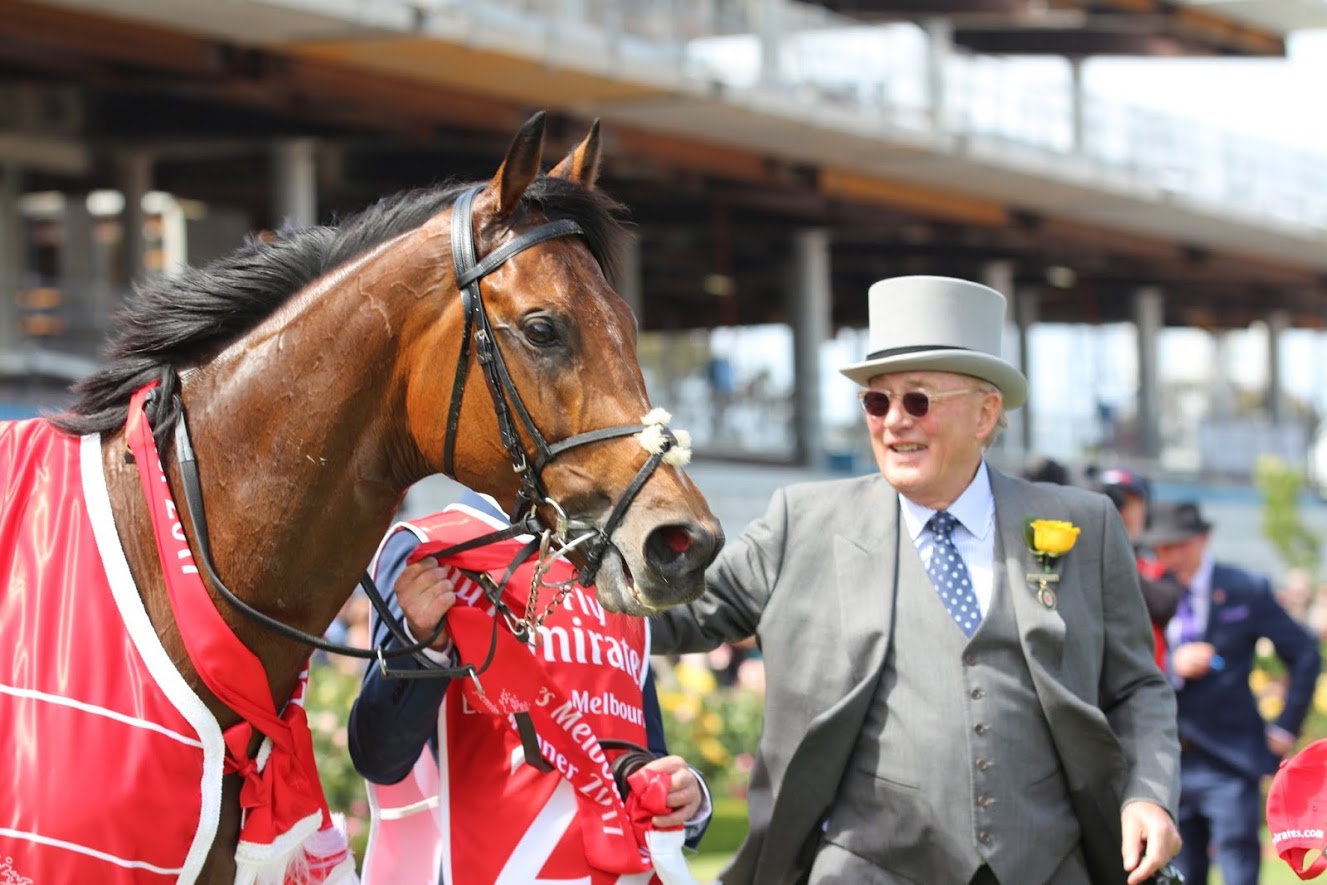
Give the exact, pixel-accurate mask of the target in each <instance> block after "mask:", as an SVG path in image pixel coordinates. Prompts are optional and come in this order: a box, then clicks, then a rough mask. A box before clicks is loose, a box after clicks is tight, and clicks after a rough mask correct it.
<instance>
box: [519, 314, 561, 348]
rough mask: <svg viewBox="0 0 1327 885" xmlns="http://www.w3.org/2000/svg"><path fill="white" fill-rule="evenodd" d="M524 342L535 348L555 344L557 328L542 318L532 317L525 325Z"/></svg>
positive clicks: (556, 341)
mask: <svg viewBox="0 0 1327 885" xmlns="http://www.w3.org/2000/svg"><path fill="white" fill-rule="evenodd" d="M525 340H527V341H529V342H530V343H531V344H533V345H536V346H537V347H548V346H549V345H551V344H557V343H558V330H557V327H556V326H554V325H553V323H552V322H550V321H549V320H548V319H546V318H544V317H533V318H532V319H530V320H528V321H526V323H525Z"/></svg>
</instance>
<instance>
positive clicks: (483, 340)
mask: <svg viewBox="0 0 1327 885" xmlns="http://www.w3.org/2000/svg"><path fill="white" fill-rule="evenodd" d="M480 190H482V186H477V187H475V188H473V189H471V190H469V191H466V192H465V193H463V194H462V195H461V196H460V197H459V198H458V199H457V200H456V203H455V205H454V206H453V207H452V263H453V265H454V269H455V274H456V286H457V288H458V289H459V290H460V293H461V304H462V307H463V309H464V315H465V325H464V332H463V338H462V343H461V350H460V357H459V360H458V365H457V370H456V377H455V381H454V383H453V385H452V398H451V404H450V407H449V408H448V412H447V436H446V441H445V443H444V451H443V470H444V472H445V473H446V474H448V475H452V474H453V473H454V470H453V467H454V454H455V443H456V434H457V431H458V429H459V421H460V410H461V398H462V395H463V394H464V392H465V382H466V376H467V374H468V370H469V363H470V348H471V346H472V342H473V347H474V352H475V358H476V361H477V362H478V363H479V366H480V368H481V369H483V372H484V380H485V382H486V384H487V387H488V391H489V395H490V396H491V398H492V400H493V410H494V413H495V415H496V417H497V421H498V432H499V435H500V438H501V440H502V444H503V447H504V448H505V449H506V451H507V456H508V458H509V459H510V460H511V465H512V469H513V470H514V471H515V472H516V473H517V474H518V475H519V476H520V478H521V488H520V491H519V492H518V493H517V497H516V503H515V506H514V507H513V509H512V514H513V518H512V525H511V526H509V527H508V528H505V529H501V530H499V531H495V532H492V533H491V534H487V535H483V536H481V537H478V538H474V539H471V540H469V541H466V542H464V543H461V544H456V545H454V546H452V547H448V548H446V549H444V550H441V551H439V552H438V553H436V554H435V556H437V558H438V559H439V560H443V559H446V558H447V557H449V556H454V555H456V554H458V553H461V552H464V551H466V550H471V549H474V548H476V547H481V546H484V545H487V544H492V543H497V542H500V541H505V540H509V539H511V538H515V537H517V536H520V535H532V536H534V537H533V539H532V540H531V541H530V542H529V543H527V544H526V545H525V546H524V547H522V548H521V550H520V551H518V552H517V554H516V557H515V558H514V559H513V560H512V562H511V564H510V565H509V566H508V567H507V571H506V574H505V575H504V576H503V578H502V580H501V581H494V580H493V579H492V578H491V577H490V576H489V575H488V574H485V573H482V572H481V573H473V572H466V575H467V576H468V577H470V578H471V579H472V580H474V581H475V582H476V583H477V584H479V586H480V587H482V588H483V590H484V593H485V596H486V597H487V598H488V601H489V602H490V604H492V605H493V606H494V608H495V610H496V611H497V613H498V615H497V616H495V617H494V619H493V638H492V641H491V642H490V645H489V651H488V655H487V657H486V658H485V660H484V661H483V662H482V663H480V664H479V665H476V664H474V663H466V664H463V665H461V666H459V667H443V666H441V665H440V664H437V663H435V662H434V661H432V660H430V659H429V658H428V657H427V656H426V655H424V654H423V651H424V649H426V648H428V647H429V646H430V645H432V644H433V642H435V641H436V640H437V637H438V636H440V635H441V633H442V630H443V626H444V624H443V623H439V624H438V626H437V628H436V629H435V630H434V631H433V633H432V635H430V636H428V637H425V638H424V639H422V640H419V641H417V642H415V641H412V640H411V638H410V637H409V635H408V634H407V633H406V632H405V630H404V628H403V627H402V625H401V624H400V623H399V622H398V621H397V619H396V617H395V616H394V615H393V614H392V612H391V609H390V608H388V606H387V603H386V601H385V600H384V599H383V598H382V594H381V592H379V590H378V588H377V585H376V584H374V582H373V579H372V578H371V577H370V576H369V575H368V574H367V573H365V574H364V575H363V576H362V577H361V578H360V581H359V583H360V586H362V587H363V588H364V592H365V594H366V595H367V596H368V598H369V602H370V603H371V604H372V605H373V607H374V609H375V610H376V611H377V613H378V617H379V618H380V619H381V620H382V622H383V623H384V624H385V625H386V626H387V628H388V631H389V632H390V633H391V635H392V636H393V637H394V638H395V639H396V641H397V642H398V643H400V647H398V648H395V649H389V648H387V647H386V645H385V644H384V645H380V646H378V647H377V648H371V649H364V648H356V647H355V646H349V645H341V644H339V643H335V642H330V641H328V640H326V639H324V638H322V637H320V636H315V635H313V634H311V633H306V632H304V631H302V630H299V629H297V628H295V627H292V626H290V625H289V624H286V623H283V622H282V621H279V620H277V619H276V618H273V617H272V616H271V615H268V614H266V613H264V612H262V611H259V610H258V609H256V608H254V607H253V606H252V605H250V604H249V603H247V602H245V601H244V600H243V599H240V598H239V597H238V596H236V595H235V593H234V592H233V591H231V590H230V588H228V587H227V586H226V585H225V583H224V582H223V581H222V580H221V578H220V576H219V575H218V574H217V571H216V567H215V565H214V563H213V559H212V545H211V539H210V537H209V535H208V530H207V518H206V512H205V509H204V507H203V495H202V484H201V482H200V481H199V474H198V462H197V457H196V456H195V454H194V450H193V445H192V443H191V442H190V439H189V429H188V422H187V420H186V416H185V413H184V409H183V405H182V404H180V405H179V415H180V420H179V422H178V423H177V425H176V428H175V445H176V456H177V461H178V463H179V466H180V475H181V478H182V480H183V483H184V498H185V505H186V507H187V508H188V510H189V516H190V519H191V520H192V522H193V525H194V532H195V536H196V540H197V543H198V552H199V559H200V561H201V563H202V565H203V568H204V569H205V570H206V572H207V576H208V578H209V579H210V580H211V582H212V585H213V586H214V587H215V588H216V590H217V592H218V593H219V594H220V595H221V597H222V598H223V599H225V600H226V602H227V603H229V604H230V605H231V606H233V607H234V608H235V609H237V610H238V611H240V612H241V613H242V614H244V615H245V616H247V617H248V618H250V619H251V620H253V621H255V622H256V623H258V624H259V625H260V626H262V627H265V628H267V629H268V630H271V631H272V632H274V633H277V634H279V635H281V636H283V637H285V638H287V639H291V640H294V641H296V642H300V643H303V644H305V645H308V646H312V647H313V648H316V649H320V650H322V651H326V652H329V653H332V654H339V655H345V656H348V657H354V658H365V659H376V660H377V661H378V664H379V666H380V667H381V669H382V672H383V674H384V675H385V676H389V677H396V678H403V679H418V678H456V677H461V676H468V677H470V678H472V679H477V676H478V674H480V673H482V672H484V670H485V669H487V667H488V665H489V664H490V663H491V662H492V660H493V655H494V652H495V649H496V643H497V631H498V624H499V621H500V620H501V621H504V622H505V623H506V625H507V626H508V628H509V629H511V630H512V632H513V633H515V634H517V636H518V637H519V638H522V639H523V640H524V639H528V636H529V633H530V631H531V630H532V629H533V628H534V626H536V625H535V624H534V623H533V621H532V620H531V619H532V618H533V613H532V612H530V611H529V610H528V609H527V612H526V614H525V616H524V617H519V616H517V615H516V614H515V613H514V612H513V611H512V610H511V609H510V608H509V607H508V606H507V604H506V603H505V602H504V601H503V600H502V588H503V587H505V586H506V584H507V582H508V581H509V580H510V579H511V576H512V575H513V574H514V573H515V571H516V568H517V567H518V566H519V565H520V564H521V563H523V562H526V561H527V560H529V559H530V558H531V557H533V556H539V557H540V560H541V562H542V561H547V559H549V558H550V557H554V558H555V557H557V556H559V555H561V554H562V553H563V552H565V551H567V550H570V549H572V548H574V547H580V546H582V545H584V546H585V548H586V553H585V566H584V567H582V568H581V569H580V572H579V574H578V576H577V578H576V580H577V581H578V582H579V583H580V584H581V585H582V586H590V585H592V584H593V583H594V579H595V576H596V575H597V574H598V571H599V567H600V565H602V563H603V557H604V555H605V554H606V553H607V551H608V549H609V548H610V547H611V546H612V540H611V539H612V535H613V532H614V531H616V529H617V527H618V525H619V524H620V523H621V521H622V519H623V517H624V516H625V515H626V511H627V508H628V507H629V506H630V505H631V502H632V501H633V500H634V499H635V497H636V495H637V493H638V492H639V491H640V489H641V487H642V486H644V484H645V482H646V480H648V479H649V478H650V475H651V474H653V473H654V470H655V468H657V467H658V466H659V464H660V462H661V461H662V460H663V457H664V455H665V454H667V452H668V451H669V450H670V449H671V448H673V447H674V446H676V445H677V439H676V437H675V436H674V435H673V433H672V431H670V430H669V429H668V428H667V427H663V426H660V430H661V431H662V445H661V446H660V447H659V450H658V451H654V452H652V453H651V454H650V456H649V458H648V459H647V460H646V462H645V463H644V464H643V465H642V466H641V468H640V470H639V471H638V472H637V474H636V477H635V478H634V479H633V480H632V482H631V484H630V485H629V486H628V487H627V488H626V490H625V491H623V493H622V496H621V497H620V498H619V499H618V501H617V504H616V505H615V506H614V508H613V510H612V512H611V513H610V514H609V517H608V519H607V521H606V522H605V524H604V526H603V527H602V528H599V527H597V526H594V525H589V524H577V525H574V526H573V525H571V524H570V523H569V521H568V520H567V518H566V516H565V511H564V510H563V509H562V507H561V506H560V505H559V504H558V503H557V502H556V501H554V500H553V499H551V498H549V497H548V494H547V492H546V491H545V489H544V484H543V481H542V479H541V475H542V472H543V470H544V468H545V467H547V466H548V464H549V463H550V462H551V461H552V460H553V459H554V458H556V457H557V456H558V455H560V454H562V453H563V452H565V451H567V450H569V449H572V448H575V447H576V446H582V445H588V444H590V443H597V442H601V441H603V440H609V439H617V438H619V437H623V436H630V435H633V434H636V433H640V432H641V431H643V430H645V429H646V427H647V425H645V424H631V425H623V426H618V427H605V428H601V429H599V430H591V431H588V432H586V433H580V434H576V435H575V436H571V437H568V438H566V439H564V440H562V441H560V442H557V443H554V444H552V445H550V444H549V443H548V442H547V441H546V440H545V439H544V437H543V434H541V433H540V432H539V429H538V428H537V427H536V426H535V423H534V421H533V419H532V418H531V417H530V413H529V411H528V410H527V409H526V408H525V404H524V403H523V402H522V401H521V396H520V393H519V391H517V390H516V386H515V384H513V382H512V380H511V375H510V374H509V373H508V372H507V367H506V365H505V363H504V362H503V359H502V351H500V350H499V349H498V348H497V346H496V344H495V342H494V340H493V333H492V329H491V328H490V326H489V322H488V315H487V313H486V312H485V310H484V301H483V297H482V294H481V291H480V287H479V283H480V281H481V280H482V279H483V278H484V277H486V276H487V275H489V274H490V273H492V272H493V271H495V270H496V269H498V268H499V267H501V266H502V265H503V263H505V262H506V261H507V260H508V259H510V258H511V257H512V256H514V255H517V254H519V253H520V252H523V251H525V250H526V249H529V248H530V247H531V246H535V245H537V244H539V243H542V242H545V241H547V240H551V239H554V238H557V237H564V236H572V235H577V234H583V233H584V231H582V229H581V227H580V225H578V224H577V223H576V222H575V221H572V220H570V219H559V220H557V221H551V222H548V223H546V224H542V225H540V226H539V227H537V228H534V229H533V230H529V231H526V232H525V233H523V234H521V235H519V236H517V237H514V238H512V239H511V240H509V241H508V242H507V243H504V244H503V245H502V246H500V247H499V248H497V249H495V250H493V251H492V252H491V253H489V254H488V255H487V256H486V257H485V258H484V260H483V261H478V260H477V259H476V255H475V242H474V230H473V226H472V220H471V206H472V203H473V201H474V197H475V194H476V193H478V192H479V191H480ZM155 393H156V391H155V390H154V391H153V394H154V395H155ZM513 411H515V413H516V415H517V417H519V418H520V421H521V423H522V424H523V425H524V428H525V432H526V435H527V436H528V437H529V438H530V440H531V441H532V443H533V445H534V449H535V451H534V462H533V465H531V461H530V458H528V457H527V455H526V451H525V447H524V445H523V443H522V442H521V438H520V436H519V435H518V433H517V431H516V425H515V423H514V422H513V420H512V412H513ZM148 413H149V414H151V413H152V412H151V411H150V410H148ZM544 506H547V507H548V508H549V509H551V510H553V511H554V512H555V513H556V514H557V518H556V519H555V520H554V522H555V524H554V525H552V526H549V525H546V524H545V522H544V520H543V519H542V518H541V517H540V516H539V512H538V511H539V509H540V508H541V507H544ZM572 531H575V532H576V534H575V536H574V537H570V538H569V535H568V533H569V532H572ZM535 571H536V574H537V575H538V574H540V573H541V570H540V569H539V568H536V570H535ZM531 602H533V600H531ZM407 655H409V656H412V657H414V658H415V660H416V661H417V662H418V663H419V665H420V667H421V668H422V669H419V670H398V669H390V668H389V667H388V666H387V660H388V659H389V658H399V657H404V656H407Z"/></svg>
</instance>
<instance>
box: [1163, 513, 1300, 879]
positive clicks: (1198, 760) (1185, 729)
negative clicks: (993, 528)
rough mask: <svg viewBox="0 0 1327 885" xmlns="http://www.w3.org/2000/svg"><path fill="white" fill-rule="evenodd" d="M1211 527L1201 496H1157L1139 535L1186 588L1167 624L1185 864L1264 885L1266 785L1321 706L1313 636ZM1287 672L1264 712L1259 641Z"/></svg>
mask: <svg viewBox="0 0 1327 885" xmlns="http://www.w3.org/2000/svg"><path fill="white" fill-rule="evenodd" d="M1212 527H1213V526H1212V523H1210V522H1209V521H1208V520H1206V519H1205V518H1203V514H1202V510H1201V509H1200V508H1199V506H1198V503H1197V502H1196V501H1167V502H1159V503H1157V504H1155V505H1154V506H1153V509H1152V525H1151V527H1150V528H1149V529H1148V530H1147V531H1146V532H1145V533H1144V534H1143V540H1144V541H1145V542H1146V543H1147V544H1148V545H1149V546H1151V548H1152V552H1153V555H1154V556H1155V557H1156V560H1157V562H1158V563H1160V564H1161V566H1162V567H1163V568H1165V569H1166V570H1167V571H1168V572H1170V573H1172V574H1173V575H1174V576H1175V577H1176V579H1177V580H1178V581H1179V582H1180V584H1181V585H1182V586H1183V588H1184V592H1183V595H1182V596H1181V599H1180V604H1179V607H1178V609H1177V611H1176V613H1175V615H1174V617H1172V618H1171V619H1170V622H1169V623H1168V624H1167V625H1166V629H1165V636H1166V643H1167V646H1168V647H1169V651H1170V654H1169V661H1168V670H1169V672H1170V673H1171V675H1172V677H1173V678H1174V680H1175V684H1176V685H1177V688H1176V692H1175V694H1176V701H1177V704H1178V716H1177V722H1178V725H1179V736H1180V745H1181V747H1182V748H1183V764H1182V766H1181V777H1180V816H1179V821H1180V835H1181V836H1182V837H1183V840H1184V847H1183V849H1182V850H1181V852H1180V856H1179V858H1178V862H1177V865H1178V867H1179V868H1180V871H1181V872H1182V873H1183V874H1184V876H1185V878H1186V879H1188V880H1189V881H1190V882H1206V881H1207V877H1208V871H1209V868H1210V867H1211V866H1212V861H1213V858H1215V861H1216V864H1217V865H1218V866H1219V867H1220V870H1221V878H1222V880H1223V881H1225V882H1232V883H1234V882H1256V881H1258V872H1259V869H1260V866H1261V859H1262V849H1261V846H1260V845H1259V833H1260V831H1261V818H1262V799H1261V795H1262V794H1261V786H1262V780H1263V778H1264V777H1266V776H1267V775H1269V774H1272V773H1273V772H1275V771H1276V770H1277V766H1278V764H1279V763H1280V761H1281V758H1282V757H1284V756H1285V755H1286V754H1287V753H1289V752H1291V751H1292V750H1293V749H1294V746H1295V743H1296V740H1297V737H1298V735H1299V732H1300V729H1301V727H1302V726H1303V724H1304V719H1305V717H1306V716H1307V714H1308V711H1309V708H1310V706H1311V705H1312V703H1313V697H1314V692H1315V690H1316V687H1317V682H1318V673H1319V670H1320V668H1321V665H1322V658H1321V655H1320V652H1319V650H1318V642H1317V639H1316V638H1315V637H1314V636H1313V635H1312V634H1311V633H1310V632H1309V631H1308V630H1307V629H1305V628H1304V626H1303V625H1302V624H1300V623H1298V622H1297V621H1296V620H1295V619H1294V618H1293V617H1291V615H1290V614H1289V613H1288V612H1287V611H1286V610H1285V609H1284V608H1282V607H1281V605H1280V603H1279V602H1277V599H1276V594H1275V593H1274V592H1273V589H1272V584H1271V581H1270V580H1269V579H1268V578H1267V576H1266V575H1261V574H1257V573H1255V572H1251V571H1248V570H1247V569H1243V568H1239V567H1237V566H1234V565H1229V564H1226V563H1222V562H1218V561H1217V560H1216V559H1215V557H1214V556H1213V554H1212V534H1211V532H1212ZM1264 638H1265V639H1269V640H1271V645H1272V648H1273V649H1274V650H1275V653H1276V656H1277V657H1278V658H1279V659H1280V660H1281V662H1282V664H1283V665H1284V667H1285V672H1286V675H1287V677H1288V678H1287V680H1286V685H1285V687H1284V690H1283V703H1282V704H1281V708H1280V710H1279V711H1278V712H1277V714H1276V716H1275V719H1274V720H1273V721H1271V722H1268V721H1265V720H1264V719H1263V716H1262V713H1261V711H1260V709H1259V700H1258V698H1257V697H1255V696H1254V694H1253V691H1252V690H1251V688H1250V685H1249V676H1250V675H1251V674H1252V672H1253V667H1254V661H1255V656H1256V654H1257V651H1256V649H1257V647H1258V644H1259V640H1260V639H1264Z"/></svg>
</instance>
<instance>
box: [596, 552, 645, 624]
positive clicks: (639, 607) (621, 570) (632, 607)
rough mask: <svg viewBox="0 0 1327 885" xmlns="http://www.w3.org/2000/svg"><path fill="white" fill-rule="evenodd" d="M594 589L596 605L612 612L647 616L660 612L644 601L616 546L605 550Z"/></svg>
mask: <svg viewBox="0 0 1327 885" xmlns="http://www.w3.org/2000/svg"><path fill="white" fill-rule="evenodd" d="M594 589H595V593H596V595H597V596H598V597H599V602H600V603H602V604H603V606H604V608H606V609H608V610H609V611H611V612H617V613H619V614H624V615H632V616H635V617H649V616H650V615H653V614H656V613H657V612H658V611H659V606H658V605H656V604H655V603H653V602H651V601H650V600H649V599H648V598H646V596H645V592H644V591H643V590H642V588H641V587H640V585H639V584H638V583H637V582H636V577H635V575H634V574H632V571H631V567H630V566H629V565H627V561H626V558H625V557H624V556H623V555H622V554H621V552H620V551H619V550H618V549H617V548H616V547H609V548H608V549H607V550H606V551H604V558H603V562H602V563H601V565H600V567H599V574H598V576H597V579H596V581H595V585H594Z"/></svg>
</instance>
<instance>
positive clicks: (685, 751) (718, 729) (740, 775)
mask: <svg viewBox="0 0 1327 885" xmlns="http://www.w3.org/2000/svg"><path fill="white" fill-rule="evenodd" d="M753 663H754V662H753ZM655 675H656V678H657V680H658V688H659V706H660V707H661V708H662V710H663V719H664V737H665V739H666V740H667V741H668V751H669V752H670V753H673V754H674V755H677V756H681V757H682V758H683V759H685V760H687V763H688V764H690V765H691V766H692V767H693V768H695V769H696V770H697V771H699V772H700V773H701V774H702V775H703V776H704V777H705V781H706V783H708V784H709V786H710V792H711V793H712V794H713V795H714V796H715V797H716V799H717V798H719V797H738V798H745V796H746V787H747V783H748V781H749V780H750V777H751V766H752V762H753V760H754V756H755V752H756V744H757V742H758V741H759V740H760V729H761V725H762V724H763V722H764V716H765V698H764V693H763V692H762V691H761V690H759V689H758V688H756V687H754V686H743V685H740V684H739V685H733V686H721V685H719V684H718V680H717V679H715V677H714V674H713V672H712V671H711V670H710V669H709V667H708V666H707V665H706V664H705V663H704V662H703V660H702V661H694V660H691V659H683V660H682V661H679V662H678V663H677V664H676V665H675V666H673V667H672V668H671V669H669V668H668V667H667V666H666V665H665V666H656V667H655Z"/></svg>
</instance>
